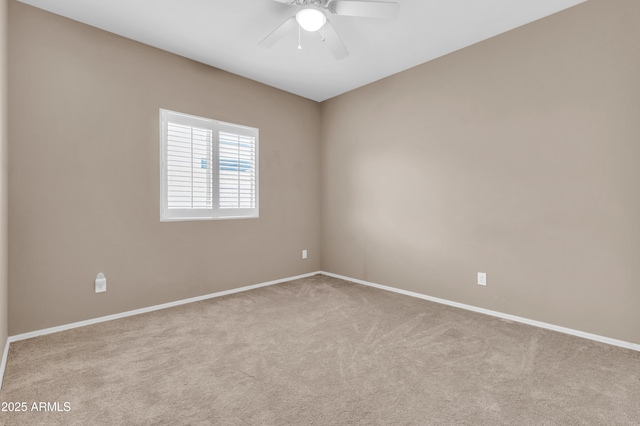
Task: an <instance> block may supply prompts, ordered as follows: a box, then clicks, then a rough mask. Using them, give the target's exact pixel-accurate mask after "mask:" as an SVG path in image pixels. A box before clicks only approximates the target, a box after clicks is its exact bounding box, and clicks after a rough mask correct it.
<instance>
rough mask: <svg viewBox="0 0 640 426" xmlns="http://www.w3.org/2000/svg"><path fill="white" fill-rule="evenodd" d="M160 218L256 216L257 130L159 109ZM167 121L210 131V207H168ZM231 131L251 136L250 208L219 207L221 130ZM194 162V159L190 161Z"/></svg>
mask: <svg viewBox="0 0 640 426" xmlns="http://www.w3.org/2000/svg"><path fill="white" fill-rule="evenodd" d="M159 121H160V126H159V127H160V221H161V222H175V221H197V220H225V219H256V218H258V217H259V211H260V210H259V129H257V128H254V127H249V126H245V125H240V124H235V123H228V122H224V121H220V120H215V119H212V118H205V117H199V116H195V115H190V114H185V113H182V112H177V111H171V110H167V109H162V108H160V120H159ZM169 122H172V123H175V124H178V125H185V126H190V127H197V128H199V129H205V130H211V131H212V139H211V165H212V169H211V170H212V171H211V188H212V190H211V208H169V207H168V200H169V181H168V175H169V173H168V171H167V157H168V147H169V140H168V139H169V132H168V125H169ZM221 132H225V133H230V134H233V135H237V136H241V137H242V136H244V137H249V138H253V139H254V158H255V160H254V173H255V177H254V187H255V191H254V194H255V196H254V206H255V207H253V208H221V207H220V192H221V190H220V183H219V179H220V133H221ZM191 161H193V159H192V160H191ZM214 165H215V168H213V167H214Z"/></svg>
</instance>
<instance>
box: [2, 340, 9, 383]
mask: <svg viewBox="0 0 640 426" xmlns="http://www.w3.org/2000/svg"><path fill="white" fill-rule="evenodd" d="M10 344H11V342H10V341H9V339H7V343H5V345H4V352H3V353H2V362H0V390H2V381H3V379H4V369H5V367H6V366H7V357H8V356H9V345H10Z"/></svg>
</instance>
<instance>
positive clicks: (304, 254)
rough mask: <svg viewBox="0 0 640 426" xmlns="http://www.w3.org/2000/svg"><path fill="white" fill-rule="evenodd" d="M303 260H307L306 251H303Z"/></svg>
mask: <svg viewBox="0 0 640 426" xmlns="http://www.w3.org/2000/svg"><path fill="white" fill-rule="evenodd" d="M302 258H303V259H306V258H307V251H306V250H302Z"/></svg>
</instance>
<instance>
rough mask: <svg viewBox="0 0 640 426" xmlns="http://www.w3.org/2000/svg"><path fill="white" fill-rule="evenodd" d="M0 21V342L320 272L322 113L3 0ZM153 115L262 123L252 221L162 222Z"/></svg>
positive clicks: (301, 101)
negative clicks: (3, 128)
mask: <svg viewBox="0 0 640 426" xmlns="http://www.w3.org/2000/svg"><path fill="white" fill-rule="evenodd" d="M9 17H10V19H9V37H10V45H9V83H10V88H9V119H10V124H9V141H10V149H9V224H10V228H9V250H10V255H9V283H10V284H9V297H10V309H9V332H10V334H12V335H13V334H18V333H23V332H28V331H32V330H37V329H42V328H45V327H51V326H56V325H59V324H67V323H70V322H74V321H79V320H85V319H89V318H95V317H99V316H103V315H107V314H113V313H118V312H122V311H127V310H131V309H135V308H141V307H145V306H151V305H156V304H159V303H164V302H169V301H174V300H179V299H183V298H188V297H192V296H197V295H202V294H208V293H212V292H216V291H221V290H226V289H231V288H236V287H240V286H244V285H250V284H256V283H260V282H264V281H269V280H274V279H279V278H284V277H290V276H294V275H298V274H303V273H307V272H311V271H316V270H318V269H319V267H320V257H319V252H320V250H319V235H320V229H319V225H320V216H319V200H320V196H319V189H320V180H319V157H320V153H319V152H320V151H319V150H320V147H319V133H320V130H319V129H320V107H319V104H317V103H315V102H313V101H310V100H306V99H303V98H300V97H297V96H294V95H291V94H288V93H285V92H282V91H279V90H277V89H273V88H270V87H267V86H264V85H261V84H259V83H256V82H252V81H249V80H246V79H243V78H241V77H238V76H234V75H232V74H229V73H226V72H223V71H220V70H216V69H213V68H210V67H207V66H204V65H201V64H198V63H196V62H192V61H189V60H186V59H183V58H180V57H177V56H175V55H172V54H169V53H166V52H162V51H160V50H157V49H154V48H150V47H148V46H145V45H142V44H139V43H135V42H133V41H130V40H127V39H124V38H121V37H118V36H115V35H112V34H109V33H106V32H103V31H101V30H98V29H94V28H91V27H88V26H85V25H82V24H79V23H76V22H74V21H70V20H67V19H65V18H61V17H58V16H56V15H53V14H50V13H47V12H44V11H41V10H39V9H35V8H32V7H30V6H26V5H24V4H22V3H18V2H15V1H11V2H10V3H9ZM159 108H167V109H171V110H176V111H181V112H186V113H190V114H195V115H200V116H205V117H212V118H216V119H220V120H224V121H230V122H234V123H240V124H245V125H249V126H255V127H258V128H259V129H260V218H259V219H248V220H231V221H230V220H225V221H200V222H173V223H160V220H159V186H160V184H159V170H158V163H159V159H158V149H159V148H158V147H159V139H158V127H159V126H158V109H159ZM302 249H307V250H309V259H307V260H304V261H303V260H302V259H301V250H302ZM98 272H104V273H105V274H106V276H107V292H106V293H102V294H95V293H94V288H93V280H94V278H95V275H96V274H97V273H98Z"/></svg>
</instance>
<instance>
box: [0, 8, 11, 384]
mask: <svg viewBox="0 0 640 426" xmlns="http://www.w3.org/2000/svg"><path fill="white" fill-rule="evenodd" d="M6 61H7V2H6V0H0V350H4V346H5V344H6V341H7V336H8V315H9V312H8V309H9V308H8V300H7V293H8V289H7V70H6V66H7V62H6ZM1 385H2V383H0V386H1Z"/></svg>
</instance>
